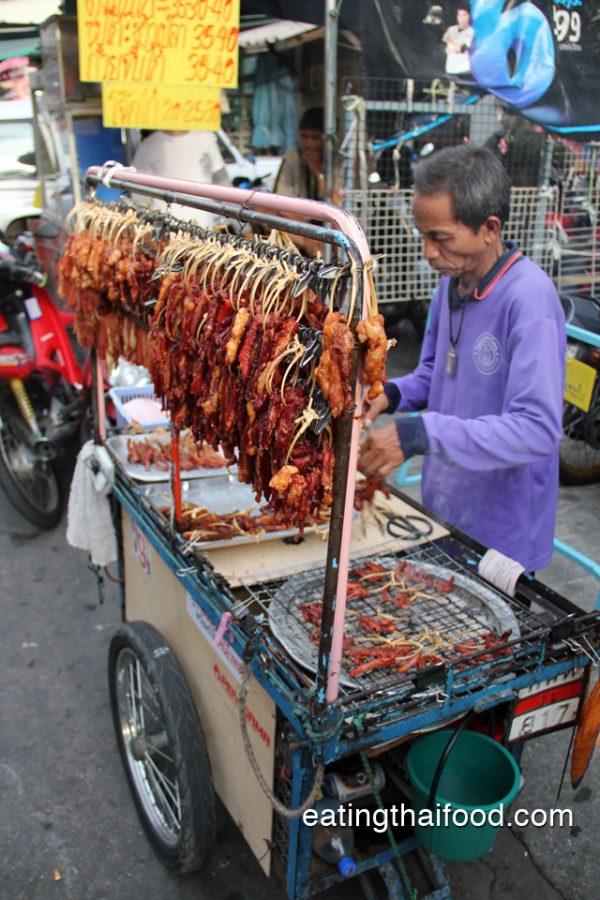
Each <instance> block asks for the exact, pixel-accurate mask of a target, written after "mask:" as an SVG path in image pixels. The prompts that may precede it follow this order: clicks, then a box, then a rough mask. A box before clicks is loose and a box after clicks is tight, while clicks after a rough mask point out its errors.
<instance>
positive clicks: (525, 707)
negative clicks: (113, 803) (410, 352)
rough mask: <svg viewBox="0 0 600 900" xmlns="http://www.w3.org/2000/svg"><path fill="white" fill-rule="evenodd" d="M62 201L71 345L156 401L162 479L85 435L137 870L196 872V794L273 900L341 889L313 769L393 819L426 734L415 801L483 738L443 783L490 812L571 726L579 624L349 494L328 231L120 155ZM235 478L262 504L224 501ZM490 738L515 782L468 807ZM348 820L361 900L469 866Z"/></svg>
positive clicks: (344, 354)
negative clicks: (310, 252)
mask: <svg viewBox="0 0 600 900" xmlns="http://www.w3.org/2000/svg"><path fill="white" fill-rule="evenodd" d="M99 184H104V185H105V186H107V187H111V188H117V189H119V190H121V191H124V192H125V191H127V192H135V193H136V194H139V195H142V196H143V195H146V196H149V197H153V198H159V199H162V200H164V201H165V202H166V203H167V204H168V203H171V202H173V203H177V204H186V205H189V206H191V207H195V208H200V209H203V210H206V211H209V212H213V213H218V214H219V215H221V216H224V217H226V218H227V219H228V220H229V221H230V222H233V223H235V224H237V225H238V226H241V225H246V224H250V225H251V226H252V225H260V226H262V227H264V228H270V229H274V231H273V234H277V235H281V234H282V233H284V232H285V233H288V234H292V235H293V234H300V235H304V236H308V237H311V238H316V239H318V240H321V241H322V242H323V243H324V245H326V246H327V247H330V248H332V251H331V252H330V259H331V261H330V262H327V263H326V262H323V260H322V259H316V260H311V259H307V258H303V257H301V256H300V255H299V254H298V253H297V252H296V251H295V249H294V247H293V245H291V244H289V243H286V242H285V241H282V240H281V239H280V238H274V237H272V238H271V239H269V240H265V239H254V238H252V237H248V236H247V235H246V234H245V233H242V232H239V233H227V232H222V233H213V232H206V231H202V230H201V229H199V228H198V227H197V226H194V225H183V224H182V223H181V222H177V221H175V220H173V219H172V218H171V217H170V216H169V213H168V208H167V209H166V210H165V211H158V212H157V211H156V210H155V211H153V212H146V211H140V210H139V209H138V208H135V207H133V206H132V204H131V201H129V200H127V199H124V200H123V201H122V202H120V203H117V204H99V203H98V202H97V201H95V200H94V199H93V197H92V196H91V194H92V193H93V188H94V186H96V185H99ZM86 186H87V189H88V191H89V192H90V194H89V195H88V199H87V200H86V202H85V203H84V204H83V205H82V206H80V207H78V208H77V209H76V211H75V214H74V216H73V220H72V226H71V227H72V234H71V237H70V239H69V243H68V244H67V249H66V252H65V257H64V258H63V261H62V262H61V272H60V279H61V285H62V290H63V293H64V294H65V296H66V297H67V299H68V300H69V302H70V303H71V304H72V305H73V306H74V307H75V310H76V316H77V317H78V322H79V337H80V340H82V341H83V342H84V343H86V344H87V345H88V346H92V347H95V348H96V353H97V354H98V356H99V357H105V356H107V355H108V356H110V355H111V354H112V355H114V354H115V353H123V352H125V351H127V353H128V354H129V358H131V359H132V361H133V362H137V363H139V362H144V361H145V362H147V363H148V364H149V365H150V368H151V370H152V371H153V376H154V388H153V389H150V390H153V391H155V392H156V395H157V396H159V397H161V398H163V399H164V402H165V405H166V408H167V409H168V411H169V414H170V427H171V432H170V433H166V434H165V435H163V436H162V437H160V440H159V443H160V442H161V441H162V445H163V446H162V449H163V451H164V454H165V455H163V457H162V459H165V458H166V459H167V464H166V465H165V466H164V467H163V468H160V467H156V466H154V467H153V466H152V465H151V464H149V465H148V466H146V465H145V462H144V453H146V452H147V450H148V446H149V444H150V443H151V439H150V437H149V435H148V433H147V432H146V433H141V434H140V433H136V434H133V435H131V434H130V435H128V434H127V430H126V429H119V428H117V429H110V428H109V429H107V427H106V420H105V416H104V404H103V396H102V392H101V389H100V390H99V392H98V441H99V442H100V443H102V444H104V447H105V449H106V451H107V452H108V454H109V455H110V456H111V458H112V460H113V462H114V464H115V468H116V474H115V479H114V490H113V494H112V502H113V515H114V521H115V525H116V531H117V535H118V545H119V553H118V565H119V576H118V577H119V581H120V584H121V598H122V608H123V620H124V625H123V627H122V629H121V630H120V631H119V632H118V634H117V635H116V636H115V637H114V639H113V641H112V644H111V649H110V660H109V672H110V691H111V703H112V710H113V716H114V722H115V729H116V733H117V741H118V745H119V749H120V752H121V755H122V758H123V762H124V765H125V769H126V772H127V775H128V778H129V781H130V784H131V787H132V792H133V796H134V799H135V802H136V805H137V807H138V810H139V812H140V815H141V819H142V822H143V824H144V827H145V829H146V832H147V833H148V836H149V838H150V840H151V841H152V843H153V844H154V846H155V847H156V849H157V850H158V851H159V853H160V855H161V856H162V857H163V859H164V860H165V861H166V863H167V864H168V865H170V866H171V867H173V868H174V869H175V870H177V871H182V872H183V871H190V870H192V869H194V868H197V867H198V866H199V865H200V864H201V863H202V862H203V861H204V860H205V858H206V856H207V854H208V853H209V852H210V848H211V846H212V843H213V841H214V839H215V798H214V793H215V792H216V793H217V794H218V796H219V797H220V799H221V800H222V802H223V804H224V805H225V807H226V808H227V810H228V811H229V813H230V814H231V816H232V817H233V819H234V820H235V822H236V823H237V824H238V826H239V827H240V829H241V831H242V833H243V835H244V837H245V839H246V841H247V843H248V845H249V847H250V848H251V850H252V852H253V853H254V855H255V856H256V858H257V859H258V861H259V862H260V865H261V866H262V868H263V870H264V871H265V873H266V874H271V873H273V874H276V875H277V876H278V877H279V878H280V879H281V880H282V882H283V884H284V886H285V889H286V891H287V894H288V896H289V897H291V898H303V897H308V896H311V895H313V894H316V893H319V892H320V891H322V890H324V889H326V888H327V887H330V886H331V885H333V884H335V883H336V882H338V881H341V880H342V879H343V877H344V876H343V875H342V874H341V873H340V871H339V870H338V868H336V866H335V865H332V864H330V863H328V862H326V861H325V860H324V859H322V858H321V857H320V856H319V855H318V854H314V853H313V852H312V846H313V829H312V827H311V825H310V824H308V823H307V821H305V818H304V816H303V811H305V810H309V809H311V808H312V807H314V806H315V803H316V802H317V798H318V797H319V796H320V793H321V791H322V790H323V791H324V792H325V793H327V785H328V784H331V783H332V780H331V776H332V775H336V774H337V775H340V773H341V775H342V776H343V775H344V774H347V773H349V772H350V773H356V771H357V770H358V771H359V774H360V775H361V776H362V781H361V780H360V779H359V782H360V783H361V786H362V790H361V791H359V792H358V794H356V793H355V794H354V795H353V797H354V800H353V804H348V803H346V804H345V806H346V808H348V807H350V806H353V807H354V808H355V809H356V808H361V809H369V810H370V811H371V813H373V812H374V811H375V810H377V809H381V810H384V809H389V808H390V807H391V806H392V805H397V804H408V805H410V804H411V803H412V804H413V805H415V804H416V803H417V802H418V801H417V799H416V796H417V793H418V791H417V790H416V789H417V788H419V784H418V783H416V782H418V781H419V777H420V776H418V774H417V775H415V773H414V771H413V772H412V775H411V771H410V770H411V765H410V748H411V747H414V746H416V741H418V740H422V739H423V737H424V736H425V737H426V736H427V735H429V734H430V733H434V734H438V735H439V734H443V735H444V736H445V735H447V738H446V737H444V740H443V745H444V747H445V755H444V754H441V755H440V754H438V758H437V759H435V760H433V762H432V764H431V771H430V773H429V778H428V779H427V780H426V783H425V785H424V789H425V791H426V793H429V803H430V804H432V803H433V804H435V803H437V802H442V800H441V799H440V798H443V796H444V791H445V790H446V791H447V790H448V786H449V781H448V779H446V782H444V771H443V769H444V766H449V765H450V763H448V759H450V760H452V755H453V745H454V742H455V741H456V740H457V739H458V738H459V736H460V734H461V733H463V734H466V733H468V734H470V735H473V734H475V735H478V736H479V737H480V738H481V740H482V741H484V742H485V748H486V749H485V753H484V749H483V748H482V750H481V753H478V754H477V755H476V756H470V757H469V758H468V760H467V761H466V766H465V765H464V763H465V761H464V760H463V768H464V769H466V772H465V771H463V773H462V774H461V775H460V776H458V775H457V773H456V770H455V768H453V776H452V777H454V778H456V777H459V780H460V779H462V781H465V779H466V781H468V782H472V783H473V784H475V785H476V786H477V787H478V788H479V789H480V791H479V800H476V801H473V802H472V806H478V805H482V804H483V805H485V804H486V803H487V804H490V803H492V804H494V803H495V804H496V805H499V804H500V803H501V801H502V800H504V801H505V802H508V800H509V799H510V798H512V797H514V795H515V793H516V791H517V790H518V769H517V767H516V764H515V763H514V762H510V761H509V763H506V759H507V758H510V760H514V758H516V757H518V755H519V751H520V747H521V745H522V742H523V741H524V740H525V739H529V738H531V737H534V736H535V735H536V734H540V733H546V732H548V731H553V730H555V729H558V728H563V727H573V726H574V725H575V724H576V723H577V720H578V716H579V712H580V707H581V704H582V700H583V696H584V694H585V690H586V685H587V681H588V675H589V672H590V669H591V665H592V664H593V663H596V662H597V659H598V654H597V647H598V642H599V638H600V616H599V614H598V613H597V612H593V613H585V612H583V611H582V610H580V609H579V608H577V607H576V606H575V605H574V604H572V603H571V602H569V601H568V600H566V599H565V598H563V597H561V596H559V595H557V594H556V593H554V592H553V591H551V590H549V589H548V588H546V587H544V586H543V585H542V584H540V583H539V582H538V581H536V580H534V579H533V578H529V577H527V576H523V577H521V578H520V579H519V581H518V583H517V584H516V587H515V589H514V595H512V593H513V592H512V591H511V592H510V593H507V592H505V591H504V590H500V589H499V588H498V587H497V586H496V585H495V584H494V583H492V582H491V581H490V580H489V578H485V577H484V575H482V574H481V572H480V568H481V561H482V558H483V557H484V556H485V554H486V549H485V548H483V547H481V546H479V545H478V544H476V543H475V542H473V541H472V540H470V539H469V538H467V537H466V536H465V535H463V534H460V533H458V532H456V530H454V529H453V528H451V527H450V526H448V525H446V524H445V523H444V522H441V521H439V520H438V519H436V517H435V516H432V515H431V514H430V513H429V512H428V511H427V510H425V509H424V508H422V507H421V506H419V505H418V504H417V503H415V502H414V501H412V500H410V499H409V498H408V497H406V496H404V495H402V494H401V493H400V492H399V491H397V490H395V489H392V488H388V487H387V486H383V488H384V490H383V491H381V490H380V491H379V493H376V492H375V488H376V487H377V486H376V485H373V484H372V483H370V482H369V480H368V479H360V478H359V479H358V480H357V476H356V460H357V453H358V444H359V431H360V416H359V412H360V407H361V402H362V399H361V398H362V390H363V383H364V384H365V387H364V389H365V391H366V390H367V389H368V390H377V380H378V375H380V374H381V367H382V366H384V365H385V353H383V356H381V351H382V348H383V344H382V342H381V333H380V332H379V330H378V328H377V326H378V324H379V321H380V320H379V319H378V316H377V310H376V300H375V295H374V286H373V280H372V265H373V264H372V261H371V258H370V255H369V250H368V247H367V245H366V242H365V240H364V237H363V235H362V232H361V230H360V227H359V226H358V224H357V223H356V221H355V220H354V219H353V218H352V217H351V216H350V215H349V214H348V213H345V212H344V211H341V210H338V209H335V208H333V207H329V206H327V205H324V204H319V203H314V202H312V201H304V200H297V199H290V198H283V197H278V196H276V195H271V194H264V193H261V192H256V191H255V192H250V191H241V190H236V189H233V188H222V187H217V186H212V185H204V184H192V183H190V182H183V181H175V180H172V179H167V178H158V177H150V176H145V175H142V174H139V173H135V172H131V171H129V170H126V169H124V168H121V167H113V168H108V167H92V168H91V169H89V170H88V172H87V175H86ZM315 221H319V222H321V223H323V224H318V225H316V224H314V222H315ZM361 323H362V324H361ZM365 323H366V324H365ZM367 325H368V327H367ZM252 329H254V330H252ZM286 329H287V330H286ZM336 329H337V330H336ZM348 334H350V335H351V340H348ZM355 335H357V336H358V338H359V340H358V341H356V340H355ZM269 341H270V342H271V343H270V344H269ZM265 348H268V352H267V349H265ZM365 351H366V352H365ZM377 353H379V356H377V357H376V354H377ZM324 373H325V375H326V376H327V377H325V375H324ZM334 384H335V385H336V390H335V391H334V390H333V387H332V385H334ZM367 385H368V387H367ZM147 392H148V389H147V388H145V389H141V392H138V399H139V398H140V397H142V396H143V395H144V393H146V394H147ZM135 394H136V392H135V390H134V389H132V390H131V391H130V392H129V394H128V401H129V400H131V399H132V398H133V399H135ZM117 399H118V398H117ZM121 400H124V397H121ZM307 411H308V412H307ZM292 413H293V414H292ZM121 421H123V420H121ZM257 423H259V424H260V428H259V427H258V424H257ZM186 428H187V429H191V431H192V432H193V435H194V438H196V439H197V440H198V441H200V440H203V441H204V446H205V447H206V445H208V444H212V450H213V451H214V450H217V451H219V452H221V453H222V454H223V457H224V458H223V460H222V463H224V462H225V461H227V462H228V463H229V468H226V467H224V466H223V465H221V466H220V467H219V463H218V461H217V464H216V466H215V468H213V469H211V470H210V471H209V470H207V469H204V471H202V463H201V461H199V460H198V459H197V458H196V459H195V463H192V471H189V470H188V469H186V468H185V466H184V462H183V455H182V446H183V445H182V442H181V440H180V433H181V434H183V429H186ZM154 440H155V443H156V439H154ZM136 444H137V445H140V446H137V447H136V446H135V445H136ZM155 449H156V447H155ZM132 453H133V455H132ZM146 461H147V460H146ZM161 465H163V464H162V463H161ZM194 465H195V466H196V468H195V470H194V468H193V466H194ZM157 473H158V474H157ZM161 473H162V474H161ZM243 482H246V486H245V485H244V483H243ZM247 485H252V488H249V487H247ZM380 487H382V486H381V485H380ZM245 490H248V492H249V493H250V499H251V500H252V498H253V495H254V494H256V496H257V498H258V502H260V501H261V499H263V498H266V499H268V500H269V503H268V505H267V506H265V505H263V506H258V507H255V508H252V504H251V503H250V504H246V499H247V498H246V495H245V493H244V491H245ZM244 504H246V505H244ZM485 571H486V570H485V569H482V572H483V573H484V574H485ZM466 724H468V725H469V731H468V732H465V731H464V728H465V725H466ZM440 729H445V730H444V731H440ZM491 745H493V748H502V749H501V750H500V753H501V754H502V756H503V760H504V762H497V763H494V764H493V765H494V768H495V771H497V769H498V767H501V765H504V764H505V763H506V765H508V768H509V769H510V771H511V772H516V773H517V780H516V783H515V784H512V783H511V785H506V787H505V789H503V792H502V797H500V796H499V797H496V798H495V800H492V799H491V798H490V797H489V796H488V797H483V798H482V796H481V790H482V788H481V784H482V781H483V779H484V772H483V768H484V757H485V756H486V754H487V753H488V750H489V749H490V746H491ZM455 752H456V753H458V750H457V751H455ZM424 754H425V751H423V754H422V755H421V759H423V758H424ZM488 765H489V762H488ZM417 768H418V767H417ZM413 769H414V766H413ZM381 771H383V773H384V776H383V778H382V777H380V772H381ZM407 773H408V778H407ZM488 774H489V773H488ZM328 776H329V778H328ZM511 777H513V780H514V776H511ZM409 780H410V781H411V783H412V788H411V787H409ZM451 780H452V779H450V781H451ZM444 784H445V787H444ZM420 788H421V790H422V789H423V785H420ZM438 788H439V791H440V793H439V794H438V793H436V792H437V790H438ZM484 794H485V791H484ZM509 795H510V796H509ZM409 796H410V797H411V799H410V800H409V799H408V797H409ZM342 799H343V798H342ZM468 803H469V801H468V800H464V804H463V805H467V804H468ZM424 805H425V806H427V797H426V798H425V801H424ZM354 832H355V848H354V851H353V858H354V866H353V872H354V876H353V877H354V878H355V879H356V881H355V882H354V883H355V884H357V882H358V883H359V884H360V886H361V887H362V888H363V890H364V891H365V893H366V895H367V896H375V893H374V890H375V889H374V883H373V881H372V880H371V879H372V878H373V877H374V873H375V872H377V873H378V874H377V879H378V880H379V883H380V886H381V884H384V885H385V889H386V891H387V893H388V895H389V896H392V897H401V896H411V897H413V896H417V892H418V895H419V896H430V897H439V898H441V897H443V896H449V886H448V877H447V873H446V871H445V868H444V864H443V861H442V860H441V859H440V857H444V856H445V857H446V858H453V859H469V858H473V857H474V856H477V855H481V853H482V852H484V851H483V850H482V849H481V848H480V849H479V850H478V851H477V850H474V849H473V847H470V846H466V844H468V841H461V840H458V841H457V840H456V835H451V837H452V841H451V843H452V844H453V845H454V849H451V850H449V849H448V842H444V840H443V835H441V838H442V840H441V843H440V842H439V841H438V837H436V835H435V834H434V835H433V837H430V838H423V836H419V833H418V829H413V828H412V827H410V826H406V825H405V824H400V825H399V826H397V827H396V825H395V824H394V825H391V826H390V827H389V828H387V829H386V830H384V831H383V832H382V831H381V830H379V831H374V830H373V829H369V828H366V829H365V828H364V827H360V826H357V827H356V828H355V829H354ZM440 834H441V833H440ZM438 836H439V835H438ZM446 837H447V834H446ZM423 847H425V849H426V852H423ZM440 848H441V850H440Z"/></svg>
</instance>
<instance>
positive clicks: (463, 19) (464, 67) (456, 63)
mask: <svg viewBox="0 0 600 900" xmlns="http://www.w3.org/2000/svg"><path fill="white" fill-rule="evenodd" d="M474 37H475V30H474V28H473V26H472V25H471V15H470V13H469V10H468V9H466V7H464V6H459V7H458V9H457V11H456V25H450V27H449V28H447V29H446V31H445V32H444V34H443V36H442V41H443V42H444V44H445V45H446V72H447V74H448V75H468V74H469V73H470V72H471V62H470V60H469V47H470V46H471V44H472V43H473V38H474Z"/></svg>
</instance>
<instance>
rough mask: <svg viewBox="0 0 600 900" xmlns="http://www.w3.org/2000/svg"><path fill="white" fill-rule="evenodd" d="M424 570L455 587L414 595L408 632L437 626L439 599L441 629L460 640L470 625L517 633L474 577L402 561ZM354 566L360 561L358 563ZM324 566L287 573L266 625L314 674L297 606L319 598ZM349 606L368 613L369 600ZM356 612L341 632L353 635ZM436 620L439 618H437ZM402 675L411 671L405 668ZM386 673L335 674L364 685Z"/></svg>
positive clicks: (312, 650) (503, 607) (503, 608)
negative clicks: (431, 595)
mask: <svg viewBox="0 0 600 900" xmlns="http://www.w3.org/2000/svg"><path fill="white" fill-rule="evenodd" d="M374 561H376V562H379V563H382V564H383V565H385V566H386V568H390V569H392V568H394V566H396V565H397V564H398V562H399V560H398V559H397V558H396V557H379V558H377V559H376V560H374ZM407 561H409V562H411V563H413V564H414V565H416V566H418V567H419V569H420V570H421V571H423V572H425V573H427V574H431V575H434V576H435V577H436V578H439V579H441V580H444V581H445V580H446V579H448V578H450V577H453V578H454V587H453V589H452V591H451V592H450V593H449V594H446V595H444V598H443V600H441V599H440V600H426V599H418V600H416V601H415V603H414V604H413V605H412V606H411V607H410V608H409V609H408V610H406V619H407V624H408V630H409V631H410V632H413V631H416V630H417V629H422V628H425V627H427V626H434V627H435V625H436V610H435V605H436V604H438V603H443V604H444V607H443V628H444V631H445V632H446V633H447V634H449V633H451V631H449V629H451V628H456V631H457V632H458V633H460V635H461V639H462V640H468V638H469V628H470V629H471V634H473V635H475V634H476V633H477V632H478V631H479V632H481V630H483V631H492V632H494V633H496V634H498V635H500V634H503V633H504V632H507V631H510V632H511V640H512V639H515V638H518V637H519V636H520V628H519V622H518V620H517V618H516V616H515V614H514V613H513V611H512V609H511V608H510V606H509V605H508V603H506V602H505V601H504V600H503V599H502V598H501V597H500V596H498V595H497V594H496V593H495V592H494V591H493V590H492V589H490V588H488V587H487V586H486V585H484V584H480V583H479V582H478V581H475V580H473V579H472V578H469V577H468V575H463V574H462V573H460V572H454V571H452V570H450V569H448V568H446V567H445V566H442V565H438V564H437V563H431V562H425V561H423V560H420V559H418V558H417V559H410V560H407ZM357 564H359V563H357ZM324 577H325V569H323V568H322V569H319V570H317V571H315V572H312V573H310V574H309V575H307V574H306V573H304V574H299V575H292V576H291V577H290V578H288V579H287V581H285V582H284V583H283V584H282V585H281V586H280V588H279V590H278V591H277V593H276V594H275V596H274V598H273V600H272V601H271V605H270V607H269V625H270V627H271V631H272V632H273V635H274V636H275V637H276V638H277V639H278V640H279V641H280V642H281V644H283V646H284V647H285V649H286V650H287V652H288V653H289V655H290V656H291V658H292V659H293V660H295V661H296V662H297V663H299V664H300V665H301V666H303V667H304V668H306V669H308V670H310V671H312V672H316V670H317V659H318V647H317V646H315V644H313V643H312V642H311V640H310V635H309V632H310V630H311V628H312V627H314V626H310V625H308V624H307V623H305V622H304V621H303V617H302V612H301V610H300V609H299V607H300V605H301V604H304V603H314V602H315V601H318V600H321V599H322V597H323V582H324ZM349 606H350V607H351V608H352V610H353V611H355V612H356V613H357V614H359V615H360V614H363V613H364V614H366V615H372V614H373V601H372V600H362V599H359V600H356V599H352V600H351V601H350V603H349ZM355 618H356V617H355V616H350V615H348V614H347V615H346V628H345V632H344V633H345V634H346V635H348V636H350V637H353V636H356V635H353V634H352V620H353V619H355ZM438 620H439V617H438ZM361 636H366V635H365V634H364V633H362V634H361ZM407 674H409V675H410V674H411V673H410V671H409V672H408V673H407ZM386 676H387V677H388V678H389V676H390V672H389V671H387V672H386V670H385V669H383V670H381V669H380V670H375V671H374V673H372V674H371V673H367V674H366V675H364V676H362V677H361V678H360V679H355V678H351V677H350V676H349V675H348V674H347V673H346V672H344V670H343V669H342V672H341V674H340V684H342V685H344V686H346V687H354V688H356V687H359V686H360V687H367V686H369V684H373V683H375V682H380V681H381V680H382V677H386Z"/></svg>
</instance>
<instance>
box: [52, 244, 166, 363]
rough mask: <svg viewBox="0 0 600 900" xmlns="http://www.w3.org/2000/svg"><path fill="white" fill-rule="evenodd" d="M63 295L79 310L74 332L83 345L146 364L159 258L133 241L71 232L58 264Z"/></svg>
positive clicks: (112, 357) (106, 355) (112, 358)
mask: <svg viewBox="0 0 600 900" xmlns="http://www.w3.org/2000/svg"><path fill="white" fill-rule="evenodd" d="M57 272H58V292H59V294H60V296H61V297H63V298H64V299H65V301H66V302H67V305H68V306H69V307H70V308H72V309H74V310H75V325H74V327H75V334H76V336H77V340H78V341H79V343H80V344H81V346H82V347H85V348H91V347H96V348H97V349H98V352H99V355H100V356H101V357H102V358H105V359H108V360H109V361H112V362H116V360H117V359H118V357H119V356H124V357H125V358H127V359H129V360H131V361H132V362H135V363H137V364H139V365H144V364H145V363H146V348H145V340H144V338H145V335H144V329H143V327H141V325H140V324H137V323H136V322H135V321H134V320H133V319H132V318H131V317H130V316H127V315H126V314H127V313H129V314H131V315H135V316H136V318H138V319H140V320H141V321H142V322H143V321H144V320H145V319H146V318H147V313H146V308H145V305H144V304H145V303H146V302H147V301H149V300H151V299H152V296H153V294H154V293H155V291H156V286H155V282H154V281H153V276H154V272H155V259H154V258H153V257H152V256H149V255H147V254H146V253H145V252H144V251H143V250H142V249H141V248H140V247H135V246H134V244H133V242H132V240H131V239H130V238H125V237H124V238H120V239H119V240H118V241H117V243H116V244H115V243H111V242H108V241H105V240H103V239H102V238H100V237H98V236H94V235H93V234H92V233H91V232H90V231H89V230H84V231H82V232H79V233H77V234H71V235H69V237H68V240H67V246H66V249H65V252H64V255H63V257H62V259H61V260H60V262H59V263H58V266H57Z"/></svg>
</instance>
